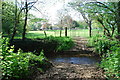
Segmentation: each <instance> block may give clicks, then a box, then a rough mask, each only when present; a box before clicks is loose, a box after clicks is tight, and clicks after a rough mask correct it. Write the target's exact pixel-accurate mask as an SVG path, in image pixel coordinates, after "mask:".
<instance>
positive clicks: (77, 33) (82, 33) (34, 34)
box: [15, 29, 103, 39]
mask: <svg viewBox="0 0 120 80" xmlns="http://www.w3.org/2000/svg"><path fill="white" fill-rule="evenodd" d="M45 32H46V34H47V36H54V37H59V36H60V31H59V30H46V31H45ZM96 34H103V33H102V30H97V29H94V30H92V35H96ZM64 36H65V31H64V30H62V37H64ZM68 36H69V37H85V38H88V37H89V30H88V29H78V30H68ZM44 37H45V35H44V31H29V32H27V34H26V38H44ZM15 38H17V39H18V38H21V35H17V36H16V37H15Z"/></svg>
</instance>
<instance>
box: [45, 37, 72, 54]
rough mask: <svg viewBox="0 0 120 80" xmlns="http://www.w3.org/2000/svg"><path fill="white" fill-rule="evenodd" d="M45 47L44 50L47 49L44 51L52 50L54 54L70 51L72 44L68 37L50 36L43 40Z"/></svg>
mask: <svg viewBox="0 0 120 80" xmlns="http://www.w3.org/2000/svg"><path fill="white" fill-rule="evenodd" d="M45 45H46V46H45V48H46V49H48V50H45V51H49V50H53V51H54V52H57V51H63V50H68V49H70V48H71V47H72V46H73V45H74V43H73V41H72V39H71V38H69V37H53V36H50V37H46V38H45ZM50 46H51V47H50Z"/></svg>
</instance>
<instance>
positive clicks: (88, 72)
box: [34, 37, 106, 80]
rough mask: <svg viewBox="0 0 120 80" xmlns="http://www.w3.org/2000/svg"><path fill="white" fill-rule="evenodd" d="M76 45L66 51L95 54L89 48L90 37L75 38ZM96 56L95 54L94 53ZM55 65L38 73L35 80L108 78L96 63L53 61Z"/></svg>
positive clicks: (102, 79) (98, 79) (94, 79)
mask: <svg viewBox="0 0 120 80" xmlns="http://www.w3.org/2000/svg"><path fill="white" fill-rule="evenodd" d="M73 40H74V42H75V46H74V47H73V48H72V49H70V50H68V51H65V53H78V52H79V53H81V54H75V55H74V56H81V55H82V56H93V52H92V48H88V47H87V46H86V45H87V43H88V42H87V41H88V39H85V38H80V37H75V38H73ZM94 56H95V55H94ZM51 63H52V64H53V67H52V68H50V69H49V70H47V71H46V72H44V73H39V72H38V73H37V76H36V77H35V79H34V80H106V79H105V75H104V73H103V70H102V69H100V68H99V67H98V65H96V64H73V63H64V62H59V63H58V62H53V61H51Z"/></svg>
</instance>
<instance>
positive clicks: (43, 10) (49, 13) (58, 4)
mask: <svg viewBox="0 0 120 80" xmlns="http://www.w3.org/2000/svg"><path fill="white" fill-rule="evenodd" d="M71 1H72V0H38V2H37V3H36V4H35V7H36V8H37V9H38V10H39V11H38V10H37V9H35V8H33V9H32V10H30V11H29V13H31V14H33V15H35V16H36V17H39V18H41V17H43V18H47V19H49V21H50V23H53V22H54V23H56V22H57V21H58V20H59V17H58V16H60V15H59V14H58V13H59V12H62V11H63V13H65V14H66V15H67V14H68V15H70V16H71V17H72V18H73V19H74V20H77V21H78V20H83V19H82V17H81V15H80V14H79V13H78V12H77V11H75V10H74V9H72V8H71V7H68V3H69V2H71ZM64 9H66V11H64Z"/></svg>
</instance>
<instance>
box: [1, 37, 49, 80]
mask: <svg viewBox="0 0 120 80" xmlns="http://www.w3.org/2000/svg"><path fill="white" fill-rule="evenodd" d="M8 46H9V43H8V39H3V44H2V54H1V55H0V59H1V61H0V65H1V66H0V68H1V69H2V76H3V79H9V80H10V79H23V78H27V77H28V75H30V74H31V70H30V67H32V66H36V64H39V65H38V66H37V68H39V70H42V68H41V66H42V65H44V64H47V62H44V61H43V60H45V59H46V58H45V57H44V54H43V53H41V54H40V55H39V56H36V55H34V54H32V53H30V52H29V53H23V52H22V51H21V50H20V49H19V50H18V52H17V53H13V51H14V46H12V47H8ZM32 62H34V63H32Z"/></svg>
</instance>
